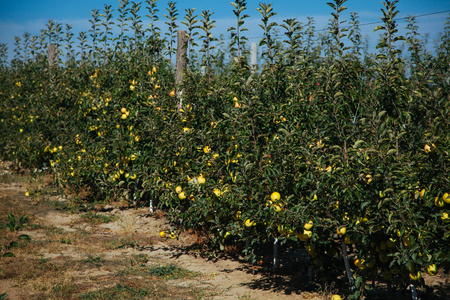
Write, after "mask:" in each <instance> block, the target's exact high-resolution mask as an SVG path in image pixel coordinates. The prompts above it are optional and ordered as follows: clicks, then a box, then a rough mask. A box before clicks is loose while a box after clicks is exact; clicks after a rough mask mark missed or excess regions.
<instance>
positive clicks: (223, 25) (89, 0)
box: [0, 0, 450, 56]
mask: <svg viewBox="0 0 450 300" xmlns="http://www.w3.org/2000/svg"><path fill="white" fill-rule="evenodd" d="M135 1H136V2H139V1H140V0H135ZM230 1H231V0H226V1H223V0H216V1H214V0H179V1H178V2H177V5H176V6H177V8H178V11H179V16H178V24H179V25H180V28H179V29H184V25H182V24H180V22H181V21H182V19H183V18H184V15H185V9H187V8H196V14H200V13H201V11H202V10H211V11H212V12H214V15H213V16H212V18H213V19H214V20H216V28H215V30H214V31H213V33H214V35H215V36H216V37H218V36H219V35H220V34H222V33H223V34H226V32H227V28H228V27H230V26H234V24H235V22H236V20H235V19H234V15H233V12H232V10H233V7H232V5H231V4H230ZM140 2H142V6H143V7H142V9H141V11H142V15H145V13H146V9H145V6H146V4H145V1H144V0H141V1H140ZM259 2H266V3H273V8H274V10H273V11H274V12H276V13H277V15H276V16H275V17H274V18H273V21H275V22H278V23H281V22H282V21H283V20H284V19H288V18H297V19H298V20H299V21H301V22H303V23H306V22H307V17H308V16H310V17H313V18H314V19H315V21H316V29H317V30H321V29H323V28H324V27H325V26H326V24H327V22H328V19H330V18H331V15H330V13H331V8H330V7H329V6H328V5H326V2H329V0H328V1H327V0H324V1H318V0H273V1H253V0H249V1H247V11H246V13H247V14H249V15H250V18H248V19H246V24H245V26H246V27H247V28H248V29H249V31H248V33H246V34H245V35H246V36H247V37H249V38H250V40H251V41H255V42H257V41H258V40H259V39H258V38H259V37H261V36H262V30H261V29H260V28H259V27H258V24H259V23H260V18H261V15H260V13H259V12H257V11H256V8H257V7H258V4H259ZM167 3H168V0H159V1H158V8H159V10H160V11H159V16H160V19H161V21H160V22H161V24H160V25H161V26H160V27H161V28H162V30H163V31H165V30H166V26H165V25H164V24H163V22H164V18H163V17H162V15H163V14H166V7H167ZM104 4H108V5H109V4H111V5H112V8H114V9H116V8H117V6H118V5H119V2H118V1H106V0H76V1H73V0H0V43H7V44H8V48H9V53H10V56H11V55H12V50H13V42H14V36H21V35H23V33H24V32H29V33H31V34H32V35H39V31H40V30H41V29H44V28H45V27H46V24H47V22H48V20H50V19H53V20H54V21H56V22H58V23H63V24H72V25H73V32H74V33H75V36H77V34H78V32H80V31H88V30H89V27H90V23H89V19H90V17H91V11H92V9H98V10H99V11H101V10H102V9H103V7H104ZM345 6H347V8H348V9H347V10H346V11H345V12H344V16H343V17H344V18H346V19H348V14H349V13H350V12H353V11H355V12H358V14H359V17H360V22H361V24H364V23H369V22H376V21H379V20H380V19H379V17H380V16H381V11H380V9H381V8H383V5H382V3H381V1H380V0H348V1H347V2H346V3H345ZM397 8H398V10H399V11H400V13H399V15H398V17H406V16H408V15H423V14H428V13H435V12H441V11H448V10H450V0H400V2H399V3H398V4H397ZM448 16H449V13H448V12H447V13H442V14H434V15H430V16H424V17H420V18H418V19H417V21H418V25H419V32H420V33H421V34H425V33H429V34H430V43H431V44H432V41H433V40H434V39H436V38H437V37H438V33H439V32H442V31H443V29H444V23H445V21H446V18H447V17H448ZM114 17H117V11H115V15H114ZM143 20H144V21H146V18H145V17H144V18H143ZM147 24H148V22H147V23H145V22H144V26H146V25H147ZM399 25H400V26H399V29H400V30H401V31H402V30H403V28H404V27H405V26H406V23H405V21H402V20H401V21H399ZM375 26H376V25H367V26H362V27H361V29H362V31H363V34H364V35H369V36H370V40H371V43H372V44H374V43H376V40H377V37H378V33H373V29H374V28H375ZM280 29H281V28H280ZM429 47H430V48H432V45H430V46H429ZM429 50H431V49H429Z"/></svg>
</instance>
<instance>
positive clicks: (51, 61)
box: [47, 44, 59, 67]
mask: <svg viewBox="0 0 450 300" xmlns="http://www.w3.org/2000/svg"><path fill="white" fill-rule="evenodd" d="M58 52H59V51H58V46H56V45H54V44H50V45H48V48H47V56H48V65H49V66H50V67H53V66H54V65H58V64H59V53H58Z"/></svg>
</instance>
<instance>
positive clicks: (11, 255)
mask: <svg viewBox="0 0 450 300" xmlns="http://www.w3.org/2000/svg"><path fill="white" fill-rule="evenodd" d="M3 257H15V256H14V254H13V253H12V252H6V253H5V254H3Z"/></svg>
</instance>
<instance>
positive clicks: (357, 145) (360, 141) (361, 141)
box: [353, 140, 364, 149]
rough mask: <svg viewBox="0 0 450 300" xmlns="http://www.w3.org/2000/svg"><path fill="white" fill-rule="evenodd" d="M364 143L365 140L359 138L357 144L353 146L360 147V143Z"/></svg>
mask: <svg viewBox="0 0 450 300" xmlns="http://www.w3.org/2000/svg"><path fill="white" fill-rule="evenodd" d="M362 143H364V141H363V140H357V141H356V142H355V144H354V145H353V148H355V149H356V148H358V147H359V145H361V144H362Z"/></svg>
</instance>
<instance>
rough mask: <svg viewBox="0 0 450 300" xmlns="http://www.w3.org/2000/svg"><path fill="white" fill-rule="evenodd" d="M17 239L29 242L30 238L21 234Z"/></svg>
mask: <svg viewBox="0 0 450 300" xmlns="http://www.w3.org/2000/svg"><path fill="white" fill-rule="evenodd" d="M18 239H19V240H27V241H29V240H31V237H30V236H29V235H28V234H21V235H19V237H18Z"/></svg>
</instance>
